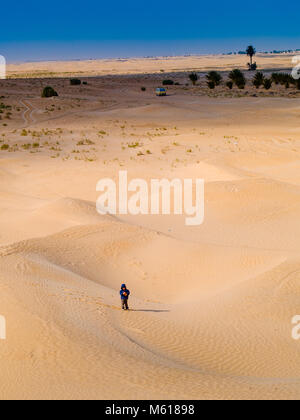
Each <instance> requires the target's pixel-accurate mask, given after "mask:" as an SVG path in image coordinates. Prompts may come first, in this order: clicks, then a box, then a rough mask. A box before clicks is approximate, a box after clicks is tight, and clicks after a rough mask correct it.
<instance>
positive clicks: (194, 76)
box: [189, 72, 198, 85]
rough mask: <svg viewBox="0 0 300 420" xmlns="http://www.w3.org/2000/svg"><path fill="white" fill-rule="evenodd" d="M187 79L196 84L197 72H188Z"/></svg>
mask: <svg viewBox="0 0 300 420" xmlns="http://www.w3.org/2000/svg"><path fill="white" fill-rule="evenodd" d="M189 79H190V81H191V82H192V83H193V85H195V84H196V82H197V80H198V74H197V73H195V72H193V73H190V74H189Z"/></svg>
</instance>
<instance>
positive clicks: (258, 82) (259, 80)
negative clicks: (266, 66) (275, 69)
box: [252, 71, 273, 90]
mask: <svg viewBox="0 0 300 420" xmlns="http://www.w3.org/2000/svg"><path fill="white" fill-rule="evenodd" d="M252 82H253V85H254V86H255V87H256V89H259V88H260V87H261V86H263V87H264V88H265V89H266V90H269V89H271V87H272V83H273V80H272V78H270V79H268V78H267V77H265V76H264V74H263V73H262V72H261V71H258V72H257V73H256V74H255V76H254V78H253V80H252Z"/></svg>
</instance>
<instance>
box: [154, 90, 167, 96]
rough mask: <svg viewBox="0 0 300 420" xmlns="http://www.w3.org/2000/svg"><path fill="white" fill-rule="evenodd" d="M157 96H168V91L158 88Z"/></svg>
mask: <svg viewBox="0 0 300 420" xmlns="http://www.w3.org/2000/svg"><path fill="white" fill-rule="evenodd" d="M156 96H167V89H165V88H157V89H156Z"/></svg>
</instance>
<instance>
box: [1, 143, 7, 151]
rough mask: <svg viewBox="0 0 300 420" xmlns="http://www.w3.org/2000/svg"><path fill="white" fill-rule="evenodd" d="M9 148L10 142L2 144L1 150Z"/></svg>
mask: <svg viewBox="0 0 300 420" xmlns="http://www.w3.org/2000/svg"><path fill="white" fill-rule="evenodd" d="M8 149H9V145H8V144H2V146H1V150H8Z"/></svg>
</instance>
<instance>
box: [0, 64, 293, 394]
mask: <svg viewBox="0 0 300 420" xmlns="http://www.w3.org/2000/svg"><path fill="white" fill-rule="evenodd" d="M145 71H146V70H145ZM149 77H150V76H149ZM156 77H157V76H156V75H155V76H153V78H154V79H153V80H150V81H149V84H150V83H151V86H152V85H153V86H152V87H155V85H156ZM122 80H123V79H120V80H116V81H115V83H116V85H113V86H114V87H113V89H112V90H110V89H109V87H106V88H105V86H104V85H105V83H104V82H103V81H101V80H100V81H99V79H95V80H94V81H93V80H92V79H91V80H90V81H89V87H88V88H87V89H89V91H88V92H84V91H73V92H74V93H72V92H70V90H69V89H70V87H69V86H68V85H67V82H65V81H63V80H59V81H57V82H55V83H57V86H58V88H59V89H60V93H61V95H60V97H59V98H57V99H55V100H52V99H50V100H47V101H46V102H45V101H42V100H41V99H40V98H39V96H38V92H39V85H38V84H36V85H35V83H36V82H35V81H32V82H30V83H32V86H33V87H32V90H31V92H29V91H28V90H27V89H29V85H27V83H29V82H26V81H22V80H20V81H16V82H15V83H14V85H13V86H12V85H10V84H8V85H6V86H4V88H3V89H6V90H5V95H6V98H5V99H4V100H5V101H7V103H11V104H12V107H13V115H12V117H11V119H8V120H7V126H1V130H2V134H4V135H3V136H2V138H1V143H0V146H1V145H3V144H6V143H7V144H8V146H9V147H8V148H5V147H4V148H3V150H1V151H0V216H1V217H0V289H1V293H0V313H1V314H2V315H4V316H5V317H6V321H7V339H6V340H5V341H0V367H1V380H0V397H1V399H7V398H11V399H15V398H21V399H30V398H38V399H44V398H46V399H54V398H63V399H76V398H78V399H79V398H83V399H92V398H97V399H99V398H100V399H101V398H112V399H114V398H122V399H130V398H144V399H147V398H154V399H159V398H162V399H164V398H173V399H184V398H186V399H189V398H195V399H204V398H209V399H213V398H217V399H235V398H238V399H243V398H246V399H251V398H254V399H262V398H266V399H276V398H284V399H291V398H297V399H298V398H299V397H300V370H299V369H300V368H299V366H300V363H299V362H300V360H299V357H300V356H299V342H297V341H295V340H293V339H292V338H291V331H292V324H291V319H292V317H293V316H294V315H296V314H297V313H298V312H299V310H298V309H299V308H298V307H299V298H298V295H299V284H300V283H299V281H300V257H299V246H300V239H299V238H300V223H299V211H300V183H299V163H300V162H299V161H300V137H299V134H300V132H299V102H298V99H292V98H289V99H287V98H271V97H258V98H253V97H251V98H250V97H243V98H237V97H235V98H211V97H210V98H208V97H207V96H197V95H196V94H195V95H192V94H188V93H187V92H185V91H184V90H182V91H180V90H176V91H175V90H174V91H172V95H171V94H170V96H168V97H167V98H165V100H164V99H161V98H155V97H154V96H153V94H152V93H150V90H149V89H147V92H146V93H145V95H144V96H143V93H141V91H140V82H139V81H136V79H135V78H134V79H133V80H131V79H128V80H127V82H128V83H129V86H128V85H127V84H125V85H124V81H122ZM127 82H126V83H127ZM8 83H11V82H10V81H8ZM93 83H94V84H93ZM131 83H132V84H131ZM18 89H19V91H18ZM78 89H79V88H78ZM80 89H81V88H80ZM151 89H152V88H151ZM174 89H175V88H174ZM176 89H177V88H176ZM178 89H179V88H178ZM99 92H101V98H100V99H101V102H100V100H99V95H100V94H99ZM151 92H152V91H151ZM79 99H80V100H79ZM20 100H22V102H23V104H25V103H27V104H28V102H30V103H31V104H32V109H31V108H30V109H31V111H30V112H28V109H27V108H26V107H25V106H24V105H23V106H22V105H20ZM75 104H77V105H76V106H75ZM19 106H20V107H21V108H20V111H18V110H17V107H19ZM49 109H53V110H51V111H49ZM32 111H33V114H31V113H32ZM24 112H25V113H26V115H27V116H26V118H25V119H26V121H25V120H24V118H23V116H24V114H23V113H24ZM32 115H33V117H32ZM2 122H3V120H2ZM24 128H26V130H27V131H26V132H25V133H24V131H22V130H23V129H24ZM34 143H37V144H35V145H34ZM121 169H122V170H124V169H127V170H128V173H129V177H130V178H135V177H139V178H140V177H143V178H145V179H146V180H149V179H150V178H155V177H159V178H161V177H167V178H175V177H179V178H181V179H182V178H186V177H190V178H196V177H200V178H204V179H205V181H206V186H205V189H206V192H205V213H206V216H205V221H204V224H203V225H201V226H199V227H186V226H185V224H184V217H183V216H135V217H133V216H122V217H120V216H100V215H99V214H98V213H97V212H96V200H97V192H96V184H97V182H98V180H99V179H101V178H104V177H111V178H112V179H116V178H117V176H118V171H119V170H121ZM123 282H126V283H127V284H128V287H129V288H130V289H131V292H132V296H131V299H130V307H131V311H129V312H124V311H121V308H120V302H119V287H120V284H121V283H123ZM125 372H126V374H125Z"/></svg>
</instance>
